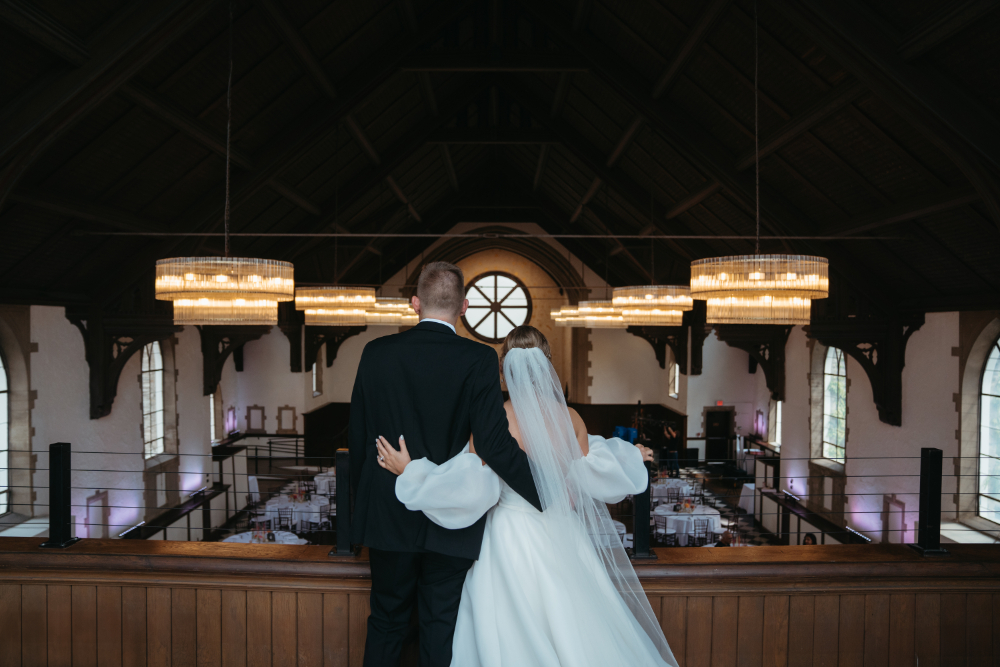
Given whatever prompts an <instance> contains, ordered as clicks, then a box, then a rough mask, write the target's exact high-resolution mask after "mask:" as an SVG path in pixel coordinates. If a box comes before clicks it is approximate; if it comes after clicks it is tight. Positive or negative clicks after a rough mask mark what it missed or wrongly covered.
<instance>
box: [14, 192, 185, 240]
mask: <svg viewBox="0 0 1000 667" xmlns="http://www.w3.org/2000/svg"><path fill="white" fill-rule="evenodd" d="M10 200H11V201H13V202H16V203H18V204H25V205H26V206H31V207H32V208H38V209H42V210H45V211H51V212H52V213H58V214H59V215H68V216H70V217H73V218H79V219H80V220H87V221H88V222H98V223H100V224H102V225H108V226H109V227H114V228H115V229H122V230H125V231H129V232H165V231H169V229H168V227H167V225H163V224H160V223H158V222H155V221H153V220H149V219H147V218H143V217H142V216H138V215H134V214H132V213H129V212H128V211H122V210H119V209H116V208H115V207H113V206H107V205H105V204H95V203H92V202H87V201H82V200H79V199H74V198H71V197H64V196H60V195H58V194H55V193H53V192H39V191H28V192H22V191H17V192H13V193H12V194H11V196H10Z"/></svg>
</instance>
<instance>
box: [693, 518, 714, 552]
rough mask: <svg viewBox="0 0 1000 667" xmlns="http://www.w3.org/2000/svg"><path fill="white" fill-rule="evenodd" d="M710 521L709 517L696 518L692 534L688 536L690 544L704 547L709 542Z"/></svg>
mask: <svg viewBox="0 0 1000 667" xmlns="http://www.w3.org/2000/svg"><path fill="white" fill-rule="evenodd" d="M708 534H709V521H708V520H707V519H695V520H694V526H693V528H692V532H691V535H690V536H689V537H688V546H689V547H691V546H694V547H703V546H705V545H706V544H708Z"/></svg>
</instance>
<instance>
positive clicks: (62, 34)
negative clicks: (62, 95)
mask: <svg viewBox="0 0 1000 667" xmlns="http://www.w3.org/2000/svg"><path fill="white" fill-rule="evenodd" d="M0 21H3V22H4V23H6V24H8V25H10V26H12V27H14V28H16V29H17V30H19V31H20V32H21V33H23V34H25V35H27V36H28V37H29V38H31V39H32V40H34V41H35V42H37V43H38V44H40V45H42V46H44V47H45V48H46V49H48V50H49V51H50V52H52V53H54V54H55V55H57V56H59V57H60V58H62V59H63V60H65V61H66V62H68V63H71V64H73V65H76V66H79V65H82V64H83V63H85V62H86V61H87V60H89V59H90V52H89V51H88V49H87V45H86V43H85V42H84V41H83V40H82V39H80V38H79V37H78V36H76V35H74V34H73V33H72V31H70V30H67V29H66V28H65V27H64V26H63V25H62V24H61V23H59V22H58V21H56V20H55V19H54V18H52V17H51V16H49V15H48V14H47V13H45V12H44V11H42V10H41V9H39V8H38V7H36V6H34V5H29V4H28V3H27V2H23V0H0Z"/></svg>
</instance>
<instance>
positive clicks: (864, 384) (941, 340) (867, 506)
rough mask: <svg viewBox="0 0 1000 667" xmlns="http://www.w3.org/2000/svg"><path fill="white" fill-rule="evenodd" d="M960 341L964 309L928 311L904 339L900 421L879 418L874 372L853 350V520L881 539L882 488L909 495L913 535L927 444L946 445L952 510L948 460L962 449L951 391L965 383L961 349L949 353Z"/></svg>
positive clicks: (947, 499)
mask: <svg viewBox="0 0 1000 667" xmlns="http://www.w3.org/2000/svg"><path fill="white" fill-rule="evenodd" d="M958 344H959V341H958V313H928V314H927V316H926V323H925V324H924V326H923V327H921V328H920V329H919V330H918V331H917V332H916V333H914V334H913V336H912V337H911V338H910V341H909V343H908V344H907V347H906V366H905V367H904V368H903V419H902V422H903V425H902V426H890V425H888V424H885V423H883V422H881V421H879V418H878V411H877V410H876V409H875V404H874V403H873V402H872V390H871V384H870V383H869V382H868V376H866V375H865V374H864V371H863V370H862V368H861V367H860V366H859V365H858V364H857V362H855V361H854V360H853V359H850V358H848V365H847V377H848V378H849V379H850V380H851V384H850V387H849V388H848V392H847V427H848V429H849V431H848V436H847V456H848V457H849V459H848V461H847V464H846V466H845V471H846V473H847V475H848V480H847V493H848V495H849V497H848V505H847V506H848V508H849V511H850V514H849V516H848V517H847V521H848V525H850V526H851V527H852V528H855V529H856V530H860V531H861V532H863V533H865V534H866V535H868V536H869V537H871V538H873V539H874V540H875V541H878V540H880V539H881V533H882V517H881V513H882V510H883V495H892V494H896V495H897V498H899V499H900V500H902V501H903V502H905V503H906V516H905V521H906V524H907V527H908V529H910V532H909V534H908V541H913V539H914V538H915V535H913V532H912V528H913V524H914V522H916V520H917V505H918V492H919V489H920V478H919V473H920V458H919V457H920V448H921V447H936V448H938V449H941V450H942V451H943V452H944V460H945V462H946V463H945V465H944V473H945V474H944V478H943V480H942V492H943V496H942V503H941V504H942V510H943V511H944V512H946V513H947V512H948V511H949V509H951V510H952V511H954V510H953V506H954V501H953V494H954V492H955V477H954V475H953V474H951V473H953V472H954V470H955V466H953V465H948V462H949V461H951V460H952V457H954V456H957V455H958V441H957V440H956V439H955V432H956V429H957V428H958V412H957V409H956V406H955V402H954V399H953V397H954V395H955V394H957V393H958V388H959V376H958V357H955V356H952V354H951V349H952V347H957V346H958Z"/></svg>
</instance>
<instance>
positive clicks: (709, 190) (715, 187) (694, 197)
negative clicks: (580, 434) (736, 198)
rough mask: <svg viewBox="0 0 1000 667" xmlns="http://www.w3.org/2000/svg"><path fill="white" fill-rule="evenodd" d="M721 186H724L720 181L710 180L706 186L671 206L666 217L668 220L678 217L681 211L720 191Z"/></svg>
mask: <svg viewBox="0 0 1000 667" xmlns="http://www.w3.org/2000/svg"><path fill="white" fill-rule="evenodd" d="M721 188H722V186H721V185H719V182H718V181H709V182H708V183H707V184H706V185H705V187H703V188H701V189H700V190H695V191H694V192H692V193H691V194H689V195H688V196H687V197H685V198H684V199H681V200H680V201H679V202H677V203H676V204H674V205H673V206H671V207H670V209H669V210H668V211H667V213H666V215H665V217H666V218H667V220H671V219H673V218H676V217H677V216H679V215H680V214H681V213H685V212H687V211H689V210H690V209H691V208H693V207H695V206H697V205H698V204H700V203H702V202H703V201H705V200H706V199H708V198H709V197H711V196H712V195H714V194H715V193H716V192H718V191H719V190H720V189H721Z"/></svg>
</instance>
